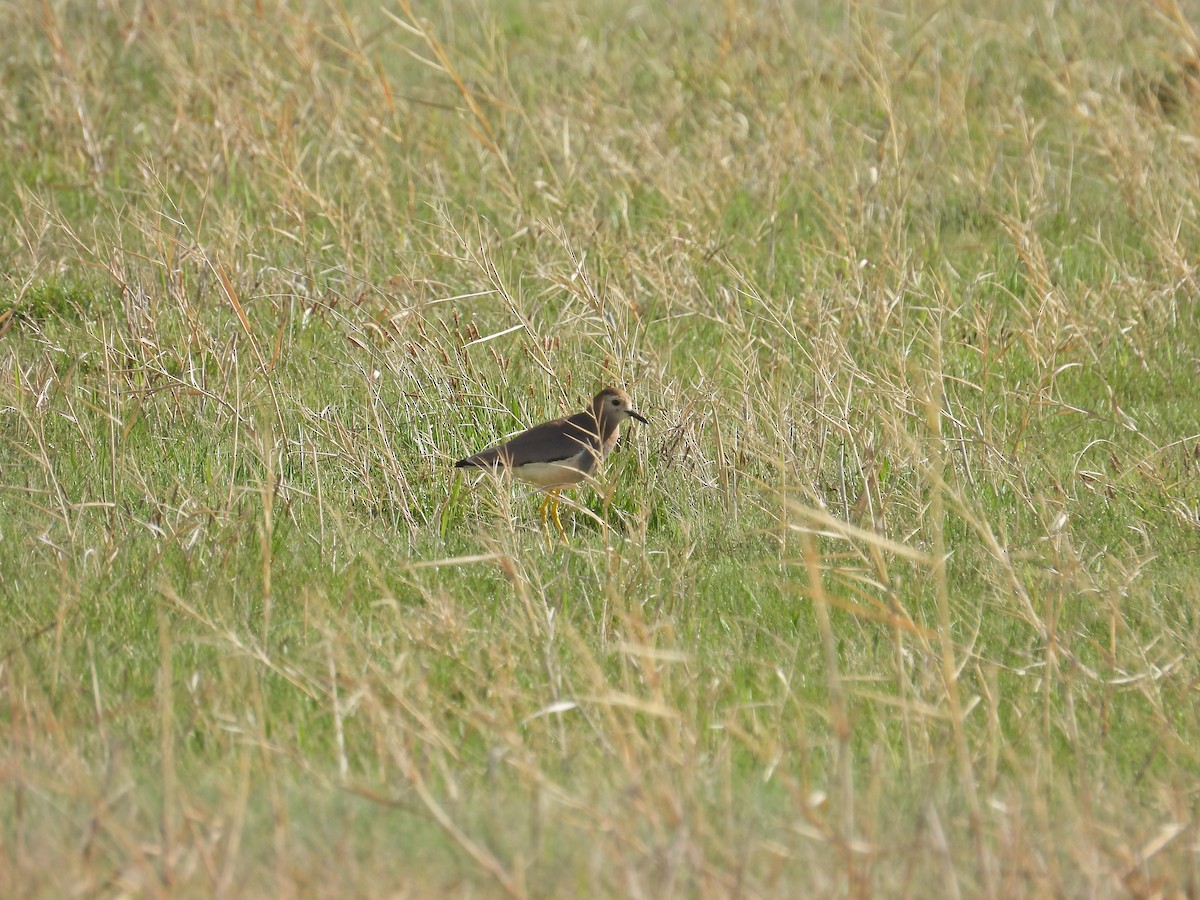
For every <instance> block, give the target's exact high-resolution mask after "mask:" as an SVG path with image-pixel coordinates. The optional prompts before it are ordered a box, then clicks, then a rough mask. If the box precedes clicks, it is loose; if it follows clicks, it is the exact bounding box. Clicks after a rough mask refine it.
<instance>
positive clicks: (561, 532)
mask: <svg viewBox="0 0 1200 900" xmlns="http://www.w3.org/2000/svg"><path fill="white" fill-rule="evenodd" d="M561 496H562V491H555V492H554V524H555V525H557V526H558V536H559V537H560V538H562V542H563V543H564V544H565V543H567V532H566V530H565V529H564V528H563V525H562V522H561V521H560V520H559V518H558V499H559V498H560V497H561Z"/></svg>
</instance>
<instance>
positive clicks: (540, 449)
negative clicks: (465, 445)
mask: <svg viewBox="0 0 1200 900" xmlns="http://www.w3.org/2000/svg"><path fill="white" fill-rule="evenodd" d="M599 446H600V436H599V435H598V434H597V428H596V422H595V420H594V419H593V418H592V416H590V415H588V414H587V413H577V414H576V415H573V416H571V418H569V419H555V420H554V421H553V422H543V423H542V424H541V425H535V426H534V427H533V428H530V429H529V430H528V431H523V432H521V433H520V434H518V435H517V436H516V437H515V438H513V439H512V440H511V441H509V442H508V443H506V444H500V445H499V446H497V447H489V448H488V449H487V450H481V451H480V452H479V453H476V454H475V455H474V456H468V457H467V458H466V459H463V460H460V461H459V462H458V463H457V465H458V466H478V467H480V468H493V467H495V466H497V465H501V466H512V467H516V466H523V465H525V464H526V463H530V462H545V463H553V462H559V461H561V460H564V459H571V458H573V457H575V456H578V455H579V451H580V450H582V449H589V450H591V451H592V452H593V454H594V453H595V450H596V448H597V447H599Z"/></svg>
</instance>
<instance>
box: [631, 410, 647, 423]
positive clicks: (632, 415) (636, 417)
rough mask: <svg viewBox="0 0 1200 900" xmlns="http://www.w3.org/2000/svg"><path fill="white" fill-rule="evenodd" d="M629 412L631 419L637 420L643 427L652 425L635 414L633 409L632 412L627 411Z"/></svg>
mask: <svg viewBox="0 0 1200 900" xmlns="http://www.w3.org/2000/svg"><path fill="white" fill-rule="evenodd" d="M627 412H628V413H629V417H630V418H631V419H637V420H638V421H639V422H641V423H642V424H643V425H649V424H650V423H649V422H647V421H646V420H645V419H644V418H642V417H641V416H639V415H638V414H637V413H635V412H634V411H633V410H632V409H630V410H627Z"/></svg>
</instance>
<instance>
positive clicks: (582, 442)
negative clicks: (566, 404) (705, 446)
mask: <svg viewBox="0 0 1200 900" xmlns="http://www.w3.org/2000/svg"><path fill="white" fill-rule="evenodd" d="M626 419H637V420H638V421H639V422H641V423H642V424H643V425H648V424H649V423H648V422H647V421H646V420H645V419H643V418H642V417H641V416H640V415H638V414H637V413H636V412H634V411H633V409H632V406H631V401H630V399H629V395H628V394H627V393H625V392H624V391H623V390H621V389H620V388H615V387H610V388H605V389H604V390H602V391H601V392H600V393H598V394H597V395H596V397H595V399H593V400H592V405H591V408H590V409H588V410H587V411H585V412H581V413H576V414H575V415H573V416H570V417H569V418H563V419H555V420H554V421H552V422H543V423H542V424H541V425H534V426H533V427H532V428H530V429H529V430H528V431H522V432H521V433H520V434H518V435H517V436H516V437H514V438H513V439H512V440H510V441H508V442H507V443H504V444H499V445H497V446H495V447H490V448H488V449H487V450H481V451H480V452H478V453H476V454H475V455H474V456H468V457H467V458H466V459H460V460H459V461H458V462H456V463H455V464H454V465H455V466H457V467H458V468H460V469H463V468H476V469H487V470H490V471H492V472H501V471H507V472H511V473H512V474H513V475H515V476H516V477H517V478H519V479H521V480H522V481H525V482H528V483H529V484H533V485H536V486H537V487H539V488H541V489H542V490H543V491H546V499H545V500H544V501H542V506H541V508H540V509H539V510H538V512H540V513H541V516H542V527H543V528H544V527H545V526H546V518H547V515H548V514H549V515H551V516H553V518H554V524H555V526H556V527H557V528H558V534H559V536H560V537H561V538H562V539H563V540H564V541H565V540H566V539H567V533H566V531H565V530H564V529H563V526H562V522H561V521H559V518H558V499H559V495H560V494H562V492H563V489H564V488H569V487H571V486H573V485H576V484H579V482H581V481H584V480H585V479H587V478H590V477H591V476H592V473H593V472H595V471H596V468H597V467H598V466H599V464H600V460H602V459H604V457H606V456H607V455H608V454H609V451H611V450H612V448H613V447H615V446H616V444H617V436H618V434H617V429H618V427H619V426H620V424H621V423H622V422H624V421H625V420H626Z"/></svg>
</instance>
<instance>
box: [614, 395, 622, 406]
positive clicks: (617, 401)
mask: <svg viewBox="0 0 1200 900" xmlns="http://www.w3.org/2000/svg"><path fill="white" fill-rule="evenodd" d="M620 405H621V398H620V397H613V406H620Z"/></svg>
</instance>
